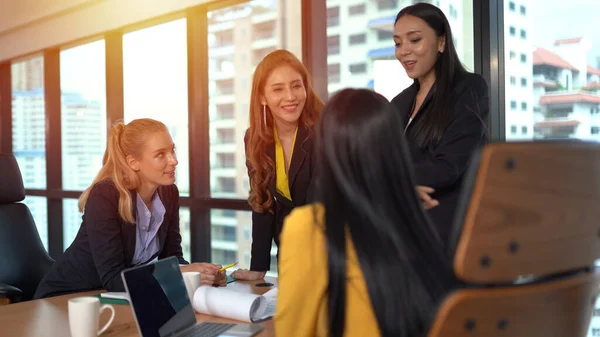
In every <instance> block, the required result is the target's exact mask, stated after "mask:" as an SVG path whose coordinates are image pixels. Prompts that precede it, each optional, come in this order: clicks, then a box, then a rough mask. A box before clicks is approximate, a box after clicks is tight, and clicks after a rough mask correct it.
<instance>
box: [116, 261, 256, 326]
mask: <svg viewBox="0 0 600 337" xmlns="http://www.w3.org/2000/svg"><path fill="white" fill-rule="evenodd" d="M121 277H122V278H123V283H124V284H125V289H126V290H127V293H128V295H129V302H130V304H131V308H132V309H133V314H134V317H135V322H136V324H137V327H138V330H139V332H140V334H141V335H142V336H143V337H196V336H198V337H200V336H202V337H226V336H227V337H234V336H235V337H251V336H254V335H255V334H257V333H259V332H260V331H262V329H263V328H262V327H261V326H260V325H251V324H227V323H214V322H201V323H197V322H196V314H195V313H194V308H193V307H192V303H191V301H190V299H189V297H188V295H187V291H186V288H185V283H184V281H183V276H182V275H181V271H180V269H179V262H178V261H177V258H175V257H170V258H167V259H163V260H158V261H156V262H153V263H149V264H146V265H142V266H137V267H133V268H130V269H125V270H124V271H122V272H121Z"/></svg>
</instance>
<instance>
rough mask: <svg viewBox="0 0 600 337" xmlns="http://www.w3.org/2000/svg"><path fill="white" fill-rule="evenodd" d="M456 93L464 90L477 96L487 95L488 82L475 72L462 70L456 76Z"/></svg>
mask: <svg viewBox="0 0 600 337" xmlns="http://www.w3.org/2000/svg"><path fill="white" fill-rule="evenodd" d="M454 87H455V88H456V91H457V94H462V93H465V92H474V93H475V94H477V95H478V96H488V94H489V93H488V84H487V82H486V80H485V78H483V76H481V75H480V74H477V73H471V72H464V73H462V74H460V75H458V76H457V77H456V80H455V86H454Z"/></svg>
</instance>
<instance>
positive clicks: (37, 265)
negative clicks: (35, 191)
mask: <svg viewBox="0 0 600 337" xmlns="http://www.w3.org/2000/svg"><path fill="white" fill-rule="evenodd" d="M0 167H2V174H1V175H0V256H2V258H1V259H0V283H5V284H8V285H11V286H14V287H17V288H19V289H20V290H21V291H22V292H23V298H22V299H23V300H30V299H31V298H33V295H34V293H35V290H36V288H37V286H38V283H39V282H40V280H41V279H42V277H44V275H45V274H46V272H47V271H48V270H49V269H50V267H51V266H52V264H53V263H54V260H53V259H52V258H51V257H50V256H49V255H48V253H47V252H46V250H45V249H44V246H43V244H42V241H41V239H40V235H39V233H38V231H37V228H36V226H35V222H34V220H33V217H32V216H31V212H30V211H29V208H27V206H26V205H25V204H22V203H20V201H22V200H23V199H25V189H24V187H23V179H22V177H21V172H20V171H19V167H18V165H17V161H16V159H15V157H14V156H13V155H12V154H0Z"/></svg>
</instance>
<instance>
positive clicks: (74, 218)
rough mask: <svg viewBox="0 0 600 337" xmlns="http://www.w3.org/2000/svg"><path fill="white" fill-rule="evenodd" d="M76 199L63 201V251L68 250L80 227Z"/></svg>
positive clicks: (79, 214) (79, 215)
mask: <svg viewBox="0 0 600 337" xmlns="http://www.w3.org/2000/svg"><path fill="white" fill-rule="evenodd" d="M77 202H78V200H77V199H63V250H66V249H67V248H69V246H70V245H71V243H73V240H75V237H76V236H77V232H78V231H79V227H81V220H82V219H81V216H82V214H81V213H79V209H78V208H77Z"/></svg>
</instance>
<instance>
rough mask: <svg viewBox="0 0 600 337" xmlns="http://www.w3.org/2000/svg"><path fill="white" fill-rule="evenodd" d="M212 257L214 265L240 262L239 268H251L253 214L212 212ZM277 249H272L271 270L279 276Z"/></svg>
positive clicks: (225, 211)
mask: <svg viewBox="0 0 600 337" xmlns="http://www.w3.org/2000/svg"><path fill="white" fill-rule="evenodd" d="M210 222H211V226H212V227H211V255H212V262H213V263H220V264H223V265H226V264H229V263H232V262H235V261H238V262H239V264H238V266H237V267H238V268H250V258H251V254H250V252H251V248H252V213H250V212H248V211H234V210H229V209H213V210H211V212H210ZM276 255H277V248H276V246H275V243H273V244H272V247H271V270H270V271H269V273H268V274H269V275H277V259H276Z"/></svg>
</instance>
